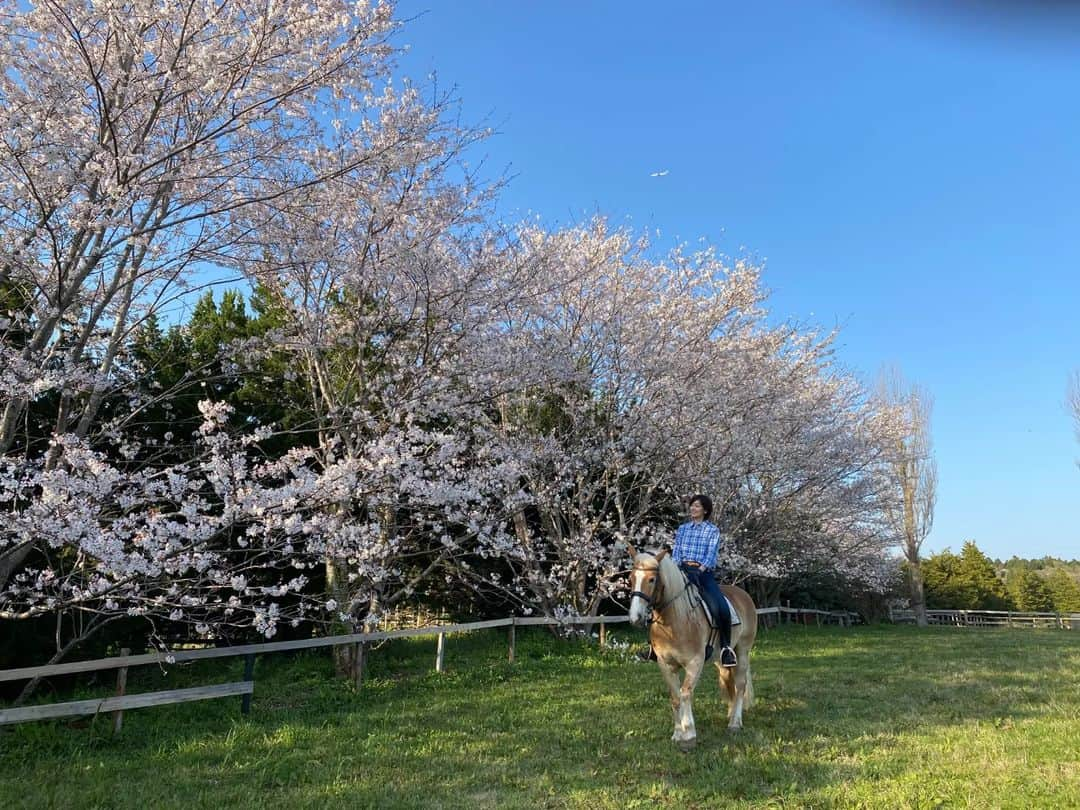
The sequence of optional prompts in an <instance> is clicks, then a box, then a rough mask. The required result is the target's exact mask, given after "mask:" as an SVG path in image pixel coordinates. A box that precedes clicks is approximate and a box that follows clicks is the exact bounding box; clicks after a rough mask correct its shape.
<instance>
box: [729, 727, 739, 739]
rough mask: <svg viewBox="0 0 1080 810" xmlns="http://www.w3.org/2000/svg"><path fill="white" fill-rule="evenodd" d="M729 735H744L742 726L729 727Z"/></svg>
mask: <svg viewBox="0 0 1080 810" xmlns="http://www.w3.org/2000/svg"><path fill="white" fill-rule="evenodd" d="M727 733H728V734H730V735H731V736H733V737H734V736H735V735H737V734H741V733H742V726H728V728H727Z"/></svg>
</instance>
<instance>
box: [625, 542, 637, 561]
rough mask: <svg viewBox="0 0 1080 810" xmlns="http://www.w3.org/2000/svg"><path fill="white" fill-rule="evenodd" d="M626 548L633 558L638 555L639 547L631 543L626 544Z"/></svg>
mask: <svg viewBox="0 0 1080 810" xmlns="http://www.w3.org/2000/svg"><path fill="white" fill-rule="evenodd" d="M626 550H627V552H629V554H630V559H631V560H632V559H634V558H635V557H637V549H636V548H634V547H633V546H632V545H630V543H627V544H626Z"/></svg>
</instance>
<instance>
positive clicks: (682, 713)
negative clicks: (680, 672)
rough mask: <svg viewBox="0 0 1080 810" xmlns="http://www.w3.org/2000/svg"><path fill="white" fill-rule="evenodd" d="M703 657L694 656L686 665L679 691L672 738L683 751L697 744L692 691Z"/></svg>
mask: <svg viewBox="0 0 1080 810" xmlns="http://www.w3.org/2000/svg"><path fill="white" fill-rule="evenodd" d="M704 667H705V657H704V656H703V655H699V656H695V657H694V658H693V659H691V661H690V662H689V663H688V664H687V665H686V675H685V676H684V677H683V682H682V688H681V689H680V690H679V711H678V715H677V717H676V719H675V736H674V737H672V739H673V740H675V741H676V742H677V743H678V744H679V747H680V748H682V749H683V750H684V751H685V750H688V749H690V748H693V747H694V746H695V745H696V744H697V727H696V726H695V725H694V689H695V688H696V687H697V682H698V679H699V678H700V677H701V670H702V669H703V668H704Z"/></svg>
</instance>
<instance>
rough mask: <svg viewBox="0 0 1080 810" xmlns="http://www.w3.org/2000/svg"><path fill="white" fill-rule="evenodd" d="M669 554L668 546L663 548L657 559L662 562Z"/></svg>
mask: <svg viewBox="0 0 1080 810" xmlns="http://www.w3.org/2000/svg"><path fill="white" fill-rule="evenodd" d="M667 554H668V550H667V549H666V548H665V549H661V550H660V553H659V554H657V555H656V561H657V562H660V561H661V560H662V559H664V557H666V556H667Z"/></svg>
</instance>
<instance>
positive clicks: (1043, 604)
mask: <svg viewBox="0 0 1080 810" xmlns="http://www.w3.org/2000/svg"><path fill="white" fill-rule="evenodd" d="M1013 588H1014V590H1013V599H1014V600H1015V601H1016V606H1017V607H1018V608H1019V609H1020V610H1030V611H1036V612H1040V613H1044V612H1045V613H1049V612H1051V611H1053V610H1054V597H1053V595H1052V594H1051V592H1050V588H1049V587H1047V584H1046V580H1044V579H1043V578H1042V577H1041V576H1039V574H1037V573H1035V572H1034V571H1030V570H1025V571H1023V572H1022V573H1020V574H1019V575H1018V576H1017V577H1016V579H1015V583H1014V586H1013Z"/></svg>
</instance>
